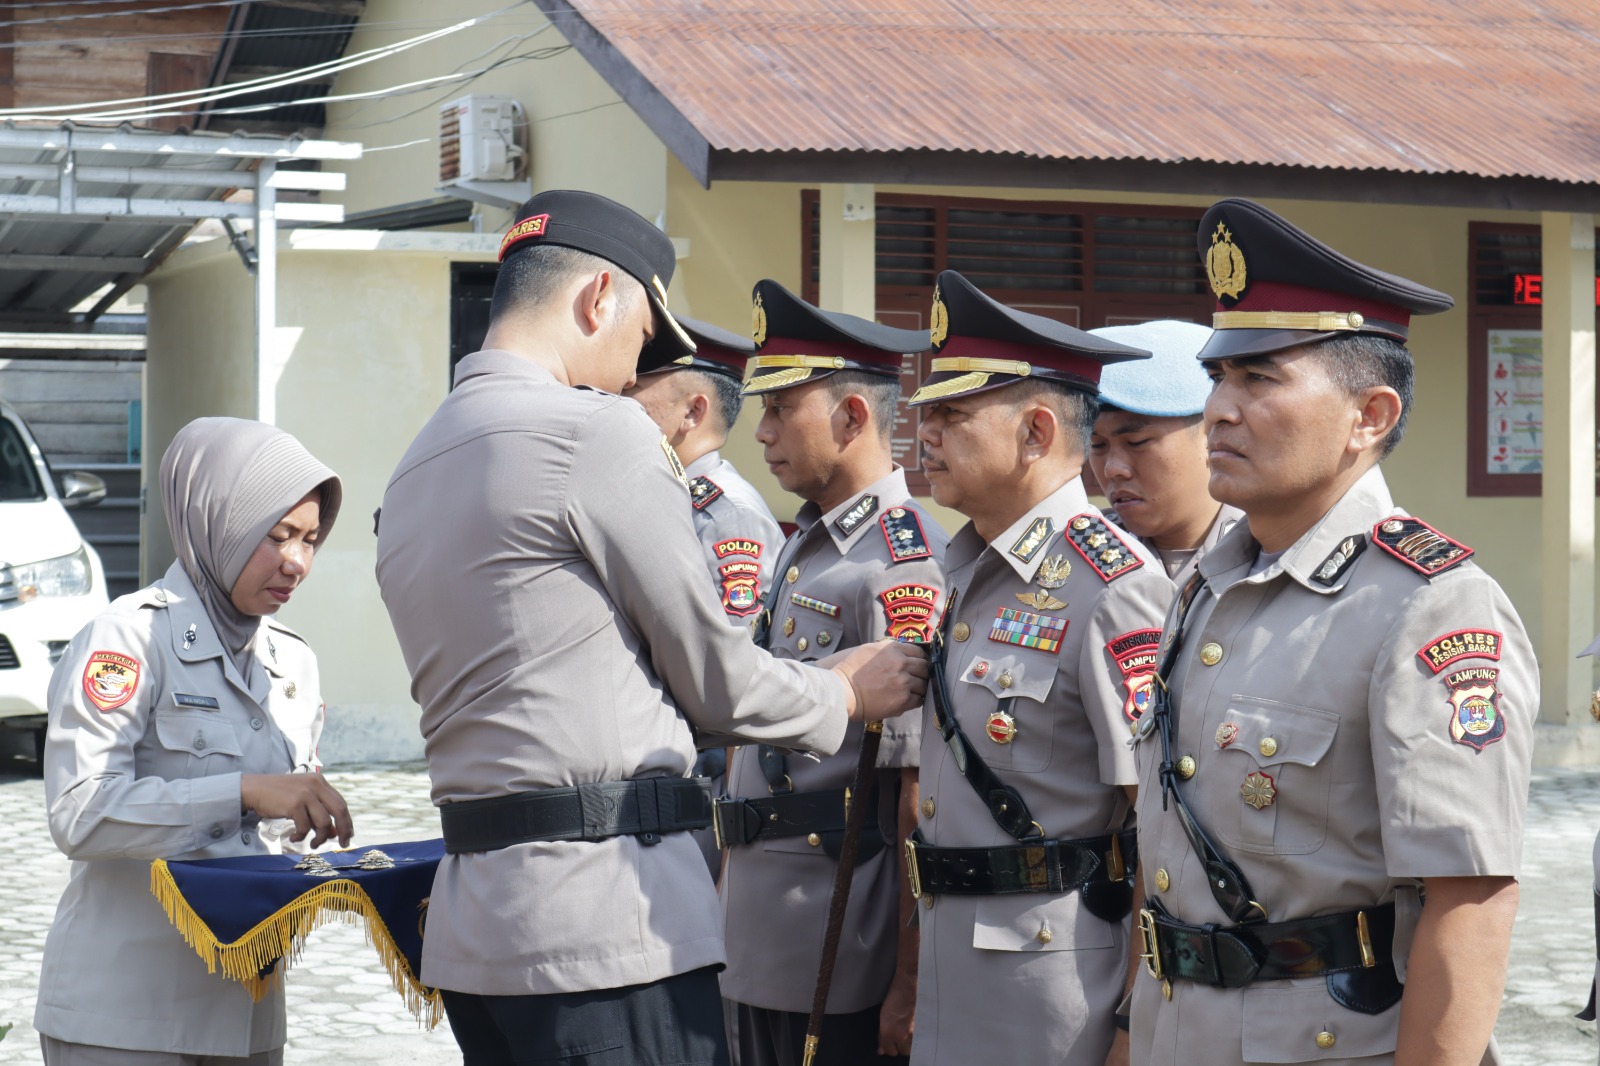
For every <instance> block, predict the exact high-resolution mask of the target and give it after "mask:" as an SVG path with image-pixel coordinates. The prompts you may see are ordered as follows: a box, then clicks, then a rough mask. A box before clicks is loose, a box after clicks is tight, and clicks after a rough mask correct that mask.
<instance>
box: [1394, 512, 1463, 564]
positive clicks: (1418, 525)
mask: <svg viewBox="0 0 1600 1066" xmlns="http://www.w3.org/2000/svg"><path fill="white" fill-rule="evenodd" d="M1372 539H1373V540H1375V541H1377V542H1378V546H1379V547H1381V548H1382V549H1383V550H1384V551H1386V552H1388V553H1389V554H1390V555H1392V556H1394V557H1395V558H1396V559H1399V560H1400V561H1401V562H1402V563H1405V564H1406V565H1407V566H1409V567H1411V569H1413V570H1415V571H1416V572H1417V573H1419V574H1422V575H1424V576H1426V577H1433V576H1434V575H1436V574H1442V573H1444V572H1445V571H1446V570H1449V569H1450V568H1451V567H1455V566H1460V565H1461V564H1462V563H1464V562H1466V561H1467V560H1468V559H1470V558H1472V549H1471V548H1469V547H1467V546H1466V545H1465V544H1462V543H1461V542H1460V541H1458V540H1454V539H1452V538H1450V537H1447V536H1445V535H1444V534H1443V533H1440V532H1439V531H1438V530H1437V529H1434V528H1433V527H1432V526H1430V525H1428V523H1426V522H1424V521H1423V520H1422V519H1420V518H1386V519H1384V520H1383V521H1382V522H1379V523H1378V524H1377V525H1376V526H1374V527H1373V529H1372Z"/></svg>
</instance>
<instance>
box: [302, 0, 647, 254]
mask: <svg viewBox="0 0 1600 1066" xmlns="http://www.w3.org/2000/svg"><path fill="white" fill-rule="evenodd" d="M505 6H507V5H506V3H505V0H454V2H452V3H449V4H441V3H438V2H437V0H369V3H368V4H367V7H366V13H365V14H364V15H363V16H362V19H361V21H360V23H358V24H357V27H356V31H355V33H354V35H353V36H352V37H351V40H350V45H349V48H348V49H347V50H346V54H347V55H353V54H355V53H357V52H362V51H366V50H368V49H371V48H377V47H381V46H384V45H390V44H393V43H395V42H397V41H400V40H404V39H407V38H411V37H415V36H418V35H419V34H422V33H425V32H427V29H428V27H429V26H437V25H438V21H439V19H440V18H441V17H444V15H442V14H441V12H445V13H447V14H448V17H450V18H456V19H459V20H463V21H464V20H466V19H469V18H472V17H474V16H476V15H481V14H487V13H488V12H491V11H495V10H498V9H500V8H503V7H505ZM396 23H399V24H400V25H398V26H396V25H394V24H396ZM526 35H532V36H528V39H526V40H521V41H517V40H513V38H517V37H523V36H526ZM565 45H566V40H565V39H564V38H563V37H562V36H561V34H560V32H559V30H558V29H557V28H556V27H555V26H554V25H552V24H551V22H550V20H549V19H547V18H545V17H544V15H542V14H541V13H540V12H539V9H538V8H537V7H535V6H534V5H532V4H523V5H521V6H519V7H517V8H515V9H513V10H512V11H509V12H507V13H506V14H504V15H501V16H499V17H497V18H494V19H491V20H489V21H487V22H485V23H482V24H480V25H476V26H473V27H471V28H469V29H466V30H462V31H460V32H458V33H454V34H452V35H450V36H448V37H444V38H441V39H439V40H437V41H431V42H429V43H427V44H424V45H419V46H417V47H416V48H413V49H411V50H409V51H406V52H403V53H401V54H400V55H397V56H394V57H392V58H388V59H383V60H380V61H378V62H375V63H370V64H368V65H366V66H361V67H357V68H355V69H354V70H349V71H346V72H344V73H342V74H341V75H339V78H338V81H337V82H336V84H335V86H334V89H333V92H334V93H335V94H346V93H362V92H372V91H374V90H378V89H384V88H387V87H390V86H394V85H398V84H401V83H405V82H411V81H415V80H418V79H421V78H424V77H431V76H434V75H438V74H441V73H444V72H447V71H454V70H460V71H474V70H479V69H482V68H484V67H486V66H488V65H489V64H490V63H492V62H494V61H496V60H497V59H499V58H501V57H509V56H515V55H519V54H522V53H525V52H531V51H534V50H543V49H550V48H562V47H563V46H565ZM471 93H483V94H493V95H506V96H511V97H514V98H515V99H516V100H518V101H519V102H520V103H521V104H522V106H523V107H524V108H525V109H526V111H527V114H528V119H529V122H530V124H531V125H530V133H531V146H532V156H533V160H532V163H533V165H532V168H531V172H530V174H529V177H530V178H531V180H532V182H533V188H534V190H535V191H538V190H541V189H561V188H582V189H590V190H592V191H594V192H598V193H603V194H605V195H607V196H610V197H612V198H613V199H616V200H620V201H622V202H623V203H625V204H627V205H628V206H629V207H632V208H633V209H634V210H636V211H638V212H639V213H640V214H642V215H644V216H646V217H647V218H651V219H655V218H657V217H658V216H659V215H660V213H661V211H662V210H663V209H664V208H665V206H666V160H667V151H666V149H665V148H664V147H663V146H662V144H661V142H660V141H658V140H657V139H656V138H655V136H654V135H652V134H651V133H650V131H649V130H648V129H647V128H646V127H645V125H644V123H643V122H641V121H640V120H639V118H638V117H637V116H636V115H635V114H634V113H633V111H632V110H630V109H629V108H628V107H627V106H626V105H625V104H623V103H622V102H621V99H620V98H619V97H618V96H617V94H616V93H615V92H613V91H612V90H611V88H610V86H608V85H607V84H606V83H605V81H604V80H603V79H602V78H601V77H600V76H599V75H598V74H596V73H595V72H594V69H593V68H592V67H590V66H589V65H588V64H587V63H586V62H584V61H583V59H582V58H581V57H580V56H579V55H578V53H577V52H576V51H575V50H572V49H567V50H565V51H563V52H562V53H561V54H559V55H557V56H554V57H552V58H548V59H525V60H521V61H516V62H510V63H507V64H505V65H504V66H501V67H499V68H497V69H495V70H493V71H491V72H489V73H488V74H485V75H483V76H482V77H480V78H478V79H476V80H475V81H473V82H472V83H471V84H470V85H465V84H463V85H444V86H437V87H430V88H428V89H427V90H426V91H423V92H417V93H410V94H407V95H404V96H398V97H394V98H392V99H386V100H364V101H355V102H351V103H344V104H332V105H329V107H328V123H327V126H326V129H325V133H324V135H325V136H327V137H328V138H330V139H333V140H340V141H360V142H361V143H362V144H364V145H365V146H367V148H368V149H373V148H377V149H384V148H385V146H388V145H397V144H405V143H407V142H410V141H417V140H422V139H426V140H425V142H424V143H421V144H414V145H411V146H410V147H406V148H396V149H392V150H380V151H375V152H369V154H367V155H365V156H363V157H362V158H361V159H359V160H356V161H354V162H351V163H340V164H334V165H335V166H338V167H340V168H342V169H344V170H345V171H346V173H348V175H349V186H348V191H347V192H346V193H345V194H344V196H343V203H344V205H345V208H346V210H347V211H350V212H356V211H366V210H369V209H372V208H380V207H390V206H393V205H396V204H403V203H410V202H413V201H417V200H430V199H433V198H434V197H436V196H439V195H440V193H438V192H437V191H436V190H435V186H436V185H437V184H438V176H439V163H438V160H439V155H438V152H439V149H438V142H437V140H436V138H437V135H438V126H439V115H438V107H437V106H436V105H435V103H434V102H435V101H441V100H442V101H443V102H449V101H451V100H455V99H458V98H459V97H462V96H466V95H469V94H471ZM419 109H420V110H419ZM411 111H416V112H417V113H416V114H414V115H408V114H407V112H411ZM479 211H480V212H481V213H482V216H483V218H482V228H483V230H484V231H485V232H500V231H503V230H504V229H505V226H506V224H507V221H508V218H509V216H508V215H507V213H506V212H504V211H501V210H499V209H497V208H492V207H480V208H479Z"/></svg>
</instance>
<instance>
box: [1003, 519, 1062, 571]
mask: <svg viewBox="0 0 1600 1066" xmlns="http://www.w3.org/2000/svg"><path fill="white" fill-rule="evenodd" d="M1055 531H1056V525H1055V523H1054V522H1052V521H1050V519H1048V518H1036V519H1034V521H1033V524H1032V525H1031V526H1029V527H1028V528H1027V529H1025V530H1023V531H1022V536H1020V537H1018V538H1017V542H1016V543H1015V544H1013V545H1011V548H1010V552H1011V554H1012V555H1014V556H1016V557H1017V558H1018V559H1021V560H1022V561H1023V562H1025V563H1031V562H1033V557H1034V556H1035V555H1038V554H1039V549H1040V548H1043V547H1044V546H1045V545H1046V544H1048V543H1050V534H1052V533H1054V532H1055Z"/></svg>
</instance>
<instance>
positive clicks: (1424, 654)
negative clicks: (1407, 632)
mask: <svg viewBox="0 0 1600 1066" xmlns="http://www.w3.org/2000/svg"><path fill="white" fill-rule="evenodd" d="M1505 639H1506V638H1505V637H1504V636H1503V635H1502V634H1500V633H1497V632H1495V631H1494V630H1493V629H1458V630H1456V631H1455V632H1454V633H1446V634H1445V635H1444V636H1442V637H1435V638H1433V639H1432V640H1430V641H1428V643H1426V644H1424V645H1423V646H1422V648H1421V649H1419V650H1418V652H1417V658H1419V659H1421V660H1422V665H1423V666H1426V667H1427V668H1428V669H1429V670H1432V671H1433V672H1434V673H1435V674H1437V673H1438V672H1439V671H1441V670H1443V669H1445V668H1446V667H1447V666H1450V665H1451V664H1453V663H1458V662H1460V661H1461V660H1462V659H1492V660H1494V661H1495V662H1499V661H1500V648H1501V646H1502V645H1504V644H1505Z"/></svg>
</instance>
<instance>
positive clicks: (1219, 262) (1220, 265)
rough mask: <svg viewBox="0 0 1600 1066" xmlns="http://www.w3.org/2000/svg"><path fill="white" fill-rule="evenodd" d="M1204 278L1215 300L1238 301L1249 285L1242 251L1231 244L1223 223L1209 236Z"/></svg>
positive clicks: (1231, 240) (1229, 234)
mask: <svg viewBox="0 0 1600 1066" xmlns="http://www.w3.org/2000/svg"><path fill="white" fill-rule="evenodd" d="M1206 277H1207V278H1208V279H1209V280H1210V282H1211V291H1212V292H1214V293H1216V294H1217V299H1219V300H1220V299H1223V298H1224V297H1226V298H1228V299H1238V298H1239V296H1240V295H1241V294H1243V293H1244V290H1245V286H1246V285H1247V284H1248V283H1249V281H1248V278H1249V275H1248V273H1247V272H1246V269H1245V262H1244V251H1243V250H1242V249H1240V247H1239V246H1238V245H1237V244H1234V243H1233V234H1232V233H1231V232H1230V231H1229V230H1228V225H1227V223H1225V222H1218V223H1217V228H1216V232H1214V233H1212V234H1211V250H1210V251H1209V252H1207V253H1206Z"/></svg>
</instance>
